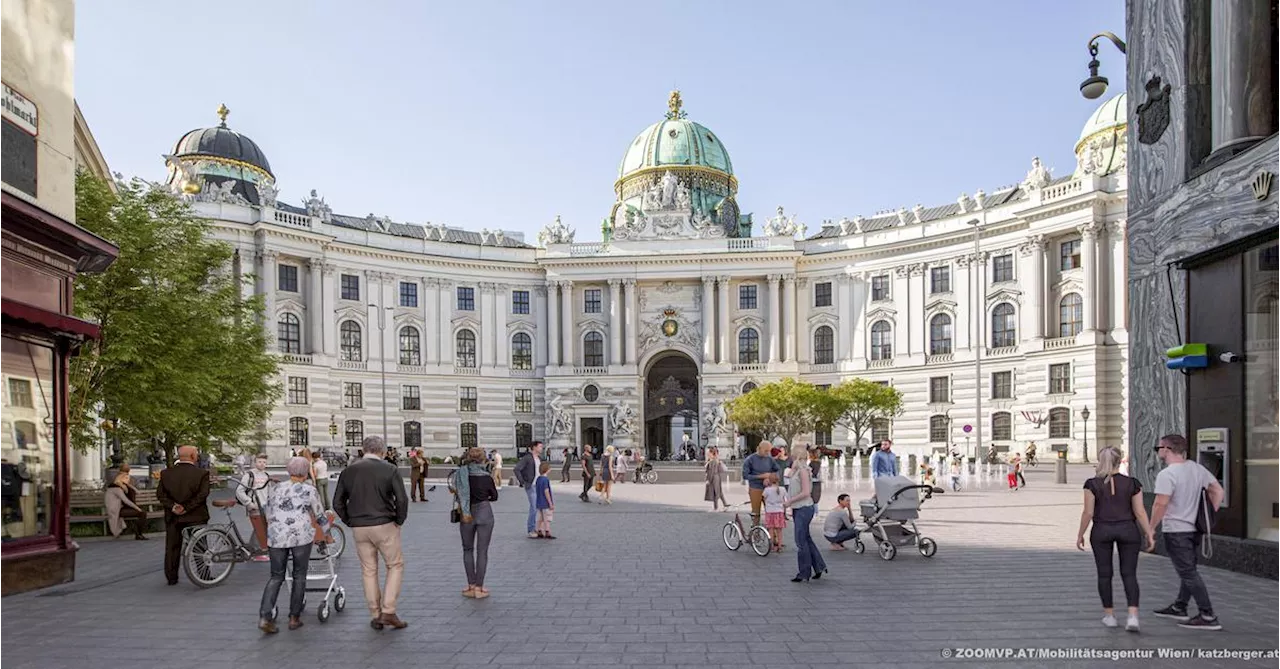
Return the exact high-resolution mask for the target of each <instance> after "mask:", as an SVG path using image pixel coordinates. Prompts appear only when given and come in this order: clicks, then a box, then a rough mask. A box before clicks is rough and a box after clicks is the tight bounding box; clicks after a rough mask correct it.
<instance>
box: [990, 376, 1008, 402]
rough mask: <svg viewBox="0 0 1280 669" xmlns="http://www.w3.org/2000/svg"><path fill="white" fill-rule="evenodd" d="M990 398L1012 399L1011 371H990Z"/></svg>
mask: <svg viewBox="0 0 1280 669" xmlns="http://www.w3.org/2000/svg"><path fill="white" fill-rule="evenodd" d="M991 399H993V400H1011V399H1013V372H1012V371H1008V372H992V373H991Z"/></svg>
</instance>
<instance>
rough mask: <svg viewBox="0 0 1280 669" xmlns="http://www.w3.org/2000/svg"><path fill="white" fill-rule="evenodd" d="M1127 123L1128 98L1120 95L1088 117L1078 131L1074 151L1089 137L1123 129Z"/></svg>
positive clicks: (1100, 106)
mask: <svg viewBox="0 0 1280 669" xmlns="http://www.w3.org/2000/svg"><path fill="white" fill-rule="evenodd" d="M1128 123H1129V104H1128V97H1126V96H1125V94H1124V93H1121V94H1119V95H1117V96H1115V97H1114V98H1111V99H1110V100H1107V101H1106V102H1104V103H1102V104H1101V105H1099V107H1098V109H1097V111H1095V112H1093V114H1092V115H1090V116H1089V120H1088V121H1086V122H1085V124H1084V128H1082V129H1081V130H1080V139H1078V140H1076V150H1077V151H1079V150H1080V145H1082V144H1084V143H1085V141H1087V140H1088V139H1089V138H1090V137H1093V136H1094V135H1097V134H1099V133H1102V132H1106V131H1108V130H1111V129H1113V128H1120V129H1122V130H1123V129H1124V128H1125V126H1126V125H1128Z"/></svg>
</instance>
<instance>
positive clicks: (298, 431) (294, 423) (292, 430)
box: [289, 416, 309, 446]
mask: <svg viewBox="0 0 1280 669" xmlns="http://www.w3.org/2000/svg"><path fill="white" fill-rule="evenodd" d="M308 427H309V424H308V422H307V419H306V418H302V417H299V416H295V417H293V418H290V419H289V445H290V446H306V445H307V442H308V441H309V438H308V433H309V430H308V429H307V428H308Z"/></svg>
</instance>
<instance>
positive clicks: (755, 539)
mask: <svg viewBox="0 0 1280 669" xmlns="http://www.w3.org/2000/svg"><path fill="white" fill-rule="evenodd" d="M747 536H749V537H750V540H751V550H753V551H755V552H756V555H759V556H760V557H764V556H766V555H768V554H769V550H770V549H772V548H773V539H772V538H771V537H770V536H769V530H766V529H764V528H763V527H760V526H759V525H756V526H754V527H752V528H751V529H750V530H748V531H747Z"/></svg>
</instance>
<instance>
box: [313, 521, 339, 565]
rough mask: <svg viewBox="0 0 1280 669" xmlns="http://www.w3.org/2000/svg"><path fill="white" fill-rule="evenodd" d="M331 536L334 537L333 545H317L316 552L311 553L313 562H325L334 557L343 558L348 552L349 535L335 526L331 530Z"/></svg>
mask: <svg viewBox="0 0 1280 669" xmlns="http://www.w3.org/2000/svg"><path fill="white" fill-rule="evenodd" d="M329 536H331V537H333V542H332V543H327V544H325V543H320V544H316V547H315V550H313V551H311V559H312V560H324V559H327V558H328V557H329V556H330V555H332V556H333V557H334V558H335V559H336V558H340V557H342V554H343V553H344V552H346V550H347V533H346V532H344V531H343V529H342V527H340V526H338V525H333V526H332V527H330V528H329Z"/></svg>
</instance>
